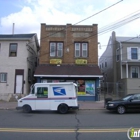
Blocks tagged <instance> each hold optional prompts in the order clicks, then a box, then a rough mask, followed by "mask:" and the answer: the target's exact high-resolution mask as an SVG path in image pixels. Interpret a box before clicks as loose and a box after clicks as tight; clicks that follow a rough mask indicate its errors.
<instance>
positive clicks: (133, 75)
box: [131, 67, 139, 78]
mask: <svg viewBox="0 0 140 140" xmlns="http://www.w3.org/2000/svg"><path fill="white" fill-rule="evenodd" d="M138 77H139V67H131V78H138Z"/></svg>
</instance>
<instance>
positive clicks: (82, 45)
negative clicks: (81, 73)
mask: <svg viewBox="0 0 140 140" xmlns="http://www.w3.org/2000/svg"><path fill="white" fill-rule="evenodd" d="M76 44H79V49H77V48H76V47H77V46H76ZM84 44H86V49H84ZM76 51H79V55H76V54H77V53H76ZM84 51H86V56H84ZM74 52H75V54H74V56H75V57H76V58H78V57H81V58H87V57H88V42H75V43H74Z"/></svg>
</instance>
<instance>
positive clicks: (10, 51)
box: [9, 43, 18, 57]
mask: <svg viewBox="0 0 140 140" xmlns="http://www.w3.org/2000/svg"><path fill="white" fill-rule="evenodd" d="M12 45H16V50H15V52H14V51H13V52H14V53H16V54H15V55H11V53H12V51H11V46H12ZM17 48H18V44H17V43H10V45H9V57H17Z"/></svg>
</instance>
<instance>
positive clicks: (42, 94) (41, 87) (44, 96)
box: [36, 86, 48, 98]
mask: <svg viewBox="0 0 140 140" xmlns="http://www.w3.org/2000/svg"><path fill="white" fill-rule="evenodd" d="M39 88H40V89H43V90H42V93H41V94H40V95H39V93H38V89H39ZM45 88H46V89H47V94H46V95H44V93H43V92H44V89H45ZM36 96H37V98H48V87H43V86H39V87H37V88H36Z"/></svg>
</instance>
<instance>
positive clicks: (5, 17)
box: [0, 0, 140, 56]
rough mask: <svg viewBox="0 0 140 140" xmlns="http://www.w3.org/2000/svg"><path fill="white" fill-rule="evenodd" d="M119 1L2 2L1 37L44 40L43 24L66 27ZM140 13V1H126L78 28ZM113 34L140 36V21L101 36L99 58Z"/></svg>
mask: <svg viewBox="0 0 140 140" xmlns="http://www.w3.org/2000/svg"><path fill="white" fill-rule="evenodd" d="M117 2H119V0H0V34H12V25H13V23H15V31H14V33H15V34H17V33H37V35H38V39H40V24H41V23H46V24H52V25H57V24H58V25H66V24H67V23H71V24H76V23H78V22H79V21H81V20H83V19H86V18H87V17H90V16H91V15H94V14H95V13H98V12H100V11H102V10H103V9H105V8H107V7H109V6H111V5H113V4H115V3H117ZM134 12H137V13H138V12H140V0H123V1H121V2H120V3H118V4H117V5H115V6H113V7H111V8H109V9H107V10H105V11H103V12H101V13H99V14H97V15H95V16H92V17H91V18H89V19H87V20H84V21H83V22H80V23H79V24H78V25H92V24H98V29H99V30H100V29H101V28H103V27H105V26H109V25H110V24H112V23H113V22H116V21H119V20H120V19H122V18H124V17H126V16H128V15H130V14H132V13H134ZM112 31H115V32H116V35H117V36H126V37H136V36H138V35H140V18H138V19H136V20H134V21H132V22H130V23H128V24H126V25H123V26H121V27H119V28H117V29H115V30H109V31H108V32H107V33H105V34H102V35H99V37H98V42H100V44H101V49H99V56H100V55H101V54H102V53H103V52H104V50H105V48H106V45H107V43H108V40H109V37H110V36H111V33H112Z"/></svg>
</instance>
